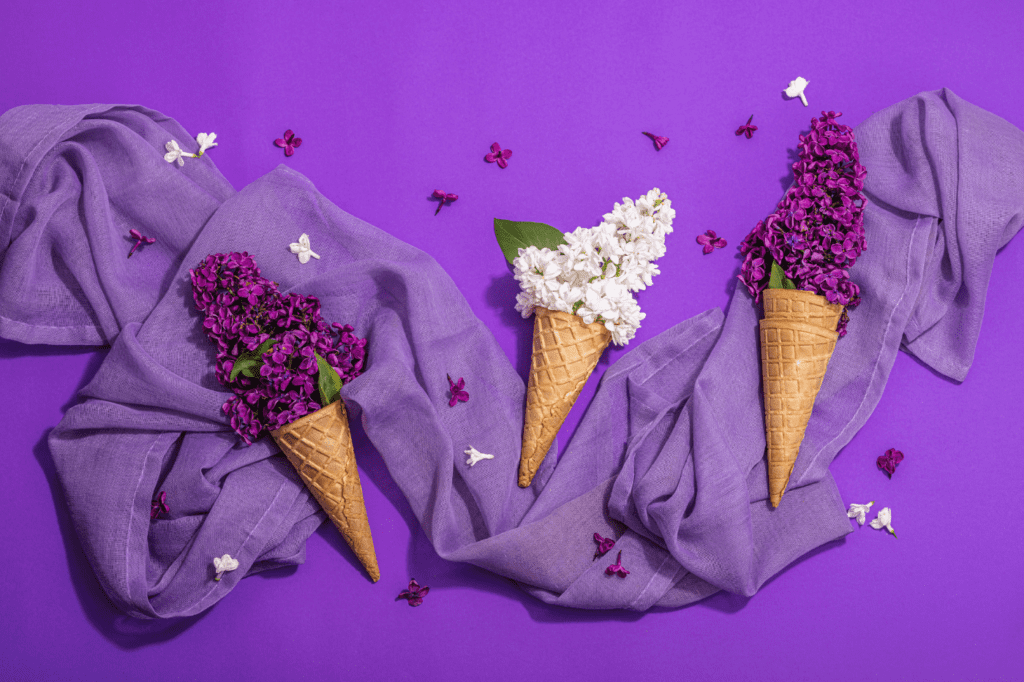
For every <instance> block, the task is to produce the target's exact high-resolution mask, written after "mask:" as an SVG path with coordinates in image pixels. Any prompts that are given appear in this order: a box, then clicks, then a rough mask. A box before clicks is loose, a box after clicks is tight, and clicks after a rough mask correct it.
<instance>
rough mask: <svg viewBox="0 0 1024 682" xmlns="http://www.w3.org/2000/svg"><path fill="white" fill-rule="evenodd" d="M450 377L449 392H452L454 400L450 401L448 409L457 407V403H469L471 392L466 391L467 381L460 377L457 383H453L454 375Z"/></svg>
mask: <svg viewBox="0 0 1024 682" xmlns="http://www.w3.org/2000/svg"><path fill="white" fill-rule="evenodd" d="M447 376H448V390H449V391H451V394H452V399H451V400H449V401H448V407H455V404H456V403H460V402H461V403H468V402H469V392H468V391H466V390H465V388H466V380H465V379H463V378H462V377H459V380H458V381H457V382H455V381H452V375H451V374H449V375H447Z"/></svg>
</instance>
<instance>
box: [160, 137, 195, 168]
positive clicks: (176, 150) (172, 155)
mask: <svg viewBox="0 0 1024 682" xmlns="http://www.w3.org/2000/svg"><path fill="white" fill-rule="evenodd" d="M164 147H165V148H166V149H167V153H166V154H164V161H166V162H167V163H174V162H175V161H177V162H178V165H179V166H184V165H185V158H184V157H186V156H192V155H191V154H187V153H185V150H183V149H182V148H181V147H179V146H178V143H177V141H176V140H171V141H170V142H168V143H167V144H166V145H164Z"/></svg>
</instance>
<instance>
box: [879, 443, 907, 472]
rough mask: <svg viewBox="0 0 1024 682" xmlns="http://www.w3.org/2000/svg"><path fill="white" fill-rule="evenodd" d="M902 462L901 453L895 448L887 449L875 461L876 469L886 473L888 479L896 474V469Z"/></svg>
mask: <svg viewBox="0 0 1024 682" xmlns="http://www.w3.org/2000/svg"><path fill="white" fill-rule="evenodd" d="M902 461H903V453H902V452H900V451H899V450H897V449H896V448H889V449H888V450H886V451H885V454H884V455H881V456H880V457H879V458H878V459H877V460H875V462H876V464H878V468H879V469H881V470H882V471H884V472H885V473H886V475H887V476H888V477H889V478H892V475H893V474H895V473H896V467H897V466H899V464H900V462H902Z"/></svg>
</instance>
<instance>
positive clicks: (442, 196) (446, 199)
mask: <svg viewBox="0 0 1024 682" xmlns="http://www.w3.org/2000/svg"><path fill="white" fill-rule="evenodd" d="M431 196H432V197H434V198H435V199H439V200H440V201H438V202H437V210H436V211H434V215H437V214H438V213H440V212H441V207H443V206H444V205H445V203H447V204H448V205H449V206H451V204H452V202H453V201H456V200H458V198H459V195H458V194H447V193H446V192H442V191H441V190H439V189H435V190H434V192H433V194H431Z"/></svg>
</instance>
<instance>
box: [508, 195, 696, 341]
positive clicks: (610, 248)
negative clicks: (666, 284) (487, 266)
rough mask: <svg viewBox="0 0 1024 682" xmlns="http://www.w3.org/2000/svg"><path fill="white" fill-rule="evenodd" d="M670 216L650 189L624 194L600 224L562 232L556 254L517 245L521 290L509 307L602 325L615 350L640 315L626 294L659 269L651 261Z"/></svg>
mask: <svg viewBox="0 0 1024 682" xmlns="http://www.w3.org/2000/svg"><path fill="white" fill-rule="evenodd" d="M675 215H676V212H675V210H673V208H672V202H671V201H670V200H669V198H668V197H667V196H666V195H665V193H664V192H662V191H661V190H659V189H657V188H655V189H652V190H651V191H650V192H648V193H647V194H645V195H644V196H642V197H640V198H639V199H637V200H636V201H635V202H634V201H633V200H632V199H629V198H628V197H627V198H624V199H623V200H622V203H621V204H618V203H617V204H615V207H614V208H613V209H612V212H611V213H606V214H605V215H604V216H603V221H602V222H601V224H600V225H597V226H596V227H590V228H583V227H578V228H576V229H575V230H573V231H572V232H567V233H566V234H564V235H562V239H563V240H564V241H563V243H562V244H559V245H558V246H557V248H555V249H551V248H548V247H538V246H534V245H530V246H527V247H526V248H520V249H519V250H518V252H519V255H518V256H517V257H516V258H514V259H513V261H512V265H513V267H514V268H515V278H516V280H517V281H518V282H519V285H520V287H521V288H522V291H521V292H520V293H519V295H518V296H516V310H518V311H519V312H520V313H522V315H523V317H529V316H530V315H532V314H533V312H534V310H535V309H536V308H547V309H548V310H555V311H560V312H564V313H570V314H572V315H578V316H579V317H580V318H582V320H583V322H584V323H585V324H591V323H594V322H598V323H600V324H603V325H604V326H605V327H606V328H607V329H608V331H609V332H611V335H612V342H613V343H615V344H616V345H619V346H621V345H624V344H626V343H629V340H630V339H632V338H633V337H634V336H635V335H636V330H637V329H638V328H639V327H640V321H641V320H643V319H644V317H645V315H644V313H642V312H641V311H640V306H639V305H638V304H637V302H636V300H635V299H634V298H633V293H634V292H637V291H640V290H642V289H646V288H647V287H648V286H650V285H651V284H652V281H651V280H652V278H653V277H654V276H655V275H657V274H659V273H660V272H661V271H660V270H659V269H658V266H657V265H655V264H654V261H656V260H657V259H659V258H661V257H662V256H664V255H665V236H666V235H668V234H670V233H671V232H672V220H673V219H674V218H675ZM532 224H534V225H536V224H537V223H532ZM552 229H554V228H552Z"/></svg>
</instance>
